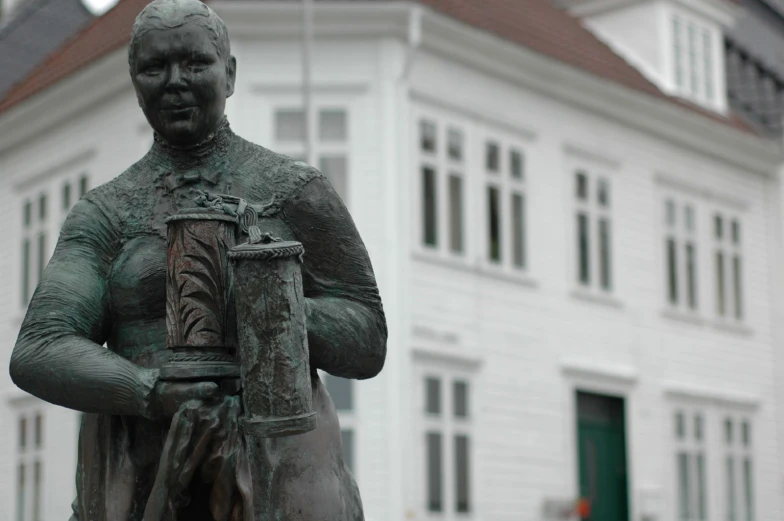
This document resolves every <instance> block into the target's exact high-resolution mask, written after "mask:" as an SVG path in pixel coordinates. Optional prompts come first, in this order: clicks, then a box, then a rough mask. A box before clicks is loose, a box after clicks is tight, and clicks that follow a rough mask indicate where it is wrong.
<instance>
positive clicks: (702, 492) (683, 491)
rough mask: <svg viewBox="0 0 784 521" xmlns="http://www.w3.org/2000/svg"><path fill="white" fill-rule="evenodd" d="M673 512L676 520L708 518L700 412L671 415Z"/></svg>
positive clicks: (703, 443)
mask: <svg viewBox="0 0 784 521" xmlns="http://www.w3.org/2000/svg"><path fill="white" fill-rule="evenodd" d="M674 435H675V441H676V447H677V448H676V454H675V458H676V467H675V468H676V472H677V479H676V482H677V491H678V494H677V505H678V508H677V511H678V520H679V521H705V520H707V519H708V512H707V510H708V506H707V505H708V498H707V469H706V452H705V421H704V417H703V414H702V413H701V412H690V411H684V410H679V411H677V412H676V413H675V428H674Z"/></svg>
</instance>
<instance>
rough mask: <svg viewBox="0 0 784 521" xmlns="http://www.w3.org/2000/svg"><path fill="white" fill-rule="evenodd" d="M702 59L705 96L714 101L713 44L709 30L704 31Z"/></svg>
mask: <svg viewBox="0 0 784 521" xmlns="http://www.w3.org/2000/svg"><path fill="white" fill-rule="evenodd" d="M702 61H703V65H702V69H703V70H702V74H703V80H704V82H705V98H706V99H707V100H708V101H713V46H712V45H711V35H710V33H709V32H708V31H702Z"/></svg>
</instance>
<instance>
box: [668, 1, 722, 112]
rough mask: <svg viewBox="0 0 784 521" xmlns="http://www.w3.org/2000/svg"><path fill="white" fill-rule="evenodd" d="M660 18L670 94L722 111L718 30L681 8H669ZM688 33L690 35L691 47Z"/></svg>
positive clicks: (720, 53) (714, 25)
mask: <svg viewBox="0 0 784 521" xmlns="http://www.w3.org/2000/svg"><path fill="white" fill-rule="evenodd" d="M664 16H665V18H664V20H666V24H665V34H666V38H665V40H664V41H665V45H664V51H665V54H664V56H665V63H666V64H667V65H668V66H667V73H666V76H665V77H666V78H667V80H666V82H667V84H668V85H669V89H670V91H671V92H672V93H673V94H675V95H676V96H680V97H682V98H685V99H688V100H690V101H692V102H695V103H697V104H699V105H702V106H705V107H709V108H711V109H713V110H719V111H720V110H723V109H724V105H725V101H724V100H723V89H724V84H723V82H722V75H723V74H724V59H723V47H722V45H723V41H724V40H723V38H722V33H721V29H720V28H719V27H718V26H717V25H716V24H715V23H712V22H709V21H705V20H700V19H699V18H698V17H697V16H695V15H694V14H693V13H691V12H689V11H686V10H684V9H678V8H674V7H670V8H668V9H667V11H666V13H665V15H664ZM676 27H677V30H676ZM690 30H691V31H692V32H693V35H694V38H693V46H692V41H690ZM679 66H680V67H679ZM679 79H680V81H679ZM694 82H696V88H694V85H693V83H694Z"/></svg>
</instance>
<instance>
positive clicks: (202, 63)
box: [188, 56, 212, 71]
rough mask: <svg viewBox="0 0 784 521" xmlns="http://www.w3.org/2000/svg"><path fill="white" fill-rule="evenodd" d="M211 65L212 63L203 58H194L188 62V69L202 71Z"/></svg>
mask: <svg viewBox="0 0 784 521" xmlns="http://www.w3.org/2000/svg"><path fill="white" fill-rule="evenodd" d="M210 65H212V62H211V61H210V60H209V59H207V58H205V57H204V56H194V57H192V58H190V59H189V60H188V67H190V68H191V69H192V70H195V71H203V70H204V69H206V68H208V67H209V66H210Z"/></svg>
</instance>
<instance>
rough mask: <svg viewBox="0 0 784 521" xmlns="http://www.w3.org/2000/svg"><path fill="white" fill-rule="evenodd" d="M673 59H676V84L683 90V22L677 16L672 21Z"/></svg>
mask: <svg viewBox="0 0 784 521" xmlns="http://www.w3.org/2000/svg"><path fill="white" fill-rule="evenodd" d="M672 36H673V57H674V58H675V60H674V63H675V84H676V85H677V86H678V89H681V88H683V51H682V44H681V21H680V19H679V18H678V17H677V16H675V17H673V19H672Z"/></svg>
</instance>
